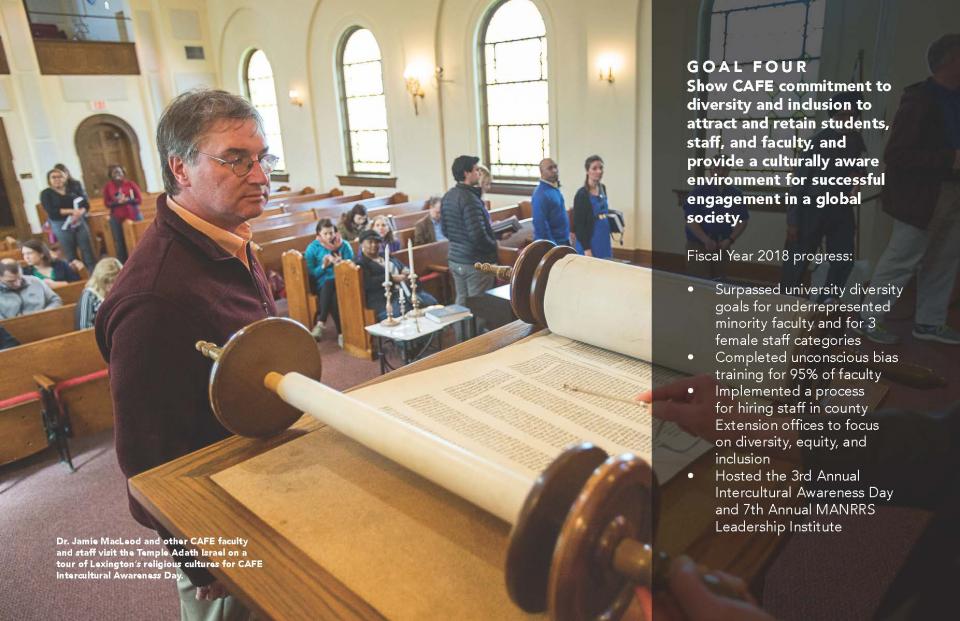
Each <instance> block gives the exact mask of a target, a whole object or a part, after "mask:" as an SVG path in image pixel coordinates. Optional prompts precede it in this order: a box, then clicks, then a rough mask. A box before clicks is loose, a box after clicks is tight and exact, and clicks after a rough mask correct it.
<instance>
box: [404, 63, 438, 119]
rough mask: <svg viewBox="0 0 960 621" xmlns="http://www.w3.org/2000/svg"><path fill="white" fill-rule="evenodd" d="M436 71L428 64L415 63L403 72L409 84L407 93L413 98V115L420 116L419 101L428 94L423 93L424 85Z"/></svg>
mask: <svg viewBox="0 0 960 621" xmlns="http://www.w3.org/2000/svg"><path fill="white" fill-rule="evenodd" d="M434 73H435V72H434V71H431V68H430V67H429V66H427V64H426V63H422V62H413V63H410V64H409V65H407V68H406V70H405V71H404V72H403V79H404V81H405V82H406V83H407V92H408V93H410V96H411V97H412V98H413V113H414V114H415V115H419V114H420V104H419V102H418V101H417V100H418V99H423V98H424V96H425V95H426V93H424V91H423V84H424V83H425V82H426V81H427V80H428V79H429V78H430V76H432V75H434Z"/></svg>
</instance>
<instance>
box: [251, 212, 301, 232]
mask: <svg viewBox="0 0 960 621" xmlns="http://www.w3.org/2000/svg"><path fill="white" fill-rule="evenodd" d="M316 219H317V216H316V214H314V210H313V209H311V210H309V211H297V212H294V213H286V212H282V213H278V214H274V215H272V216H268V217H266V218H255V219H253V220H251V221H250V229H251V230H252V231H253V232H254V233H256V232H257V231H263V230H266V229H275V228H277V227H281V226H288V225H290V224H297V223H299V222H310V221H313V220H316Z"/></svg>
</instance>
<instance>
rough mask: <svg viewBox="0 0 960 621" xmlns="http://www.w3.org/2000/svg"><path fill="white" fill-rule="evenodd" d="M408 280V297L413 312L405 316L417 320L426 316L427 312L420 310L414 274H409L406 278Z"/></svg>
mask: <svg viewBox="0 0 960 621" xmlns="http://www.w3.org/2000/svg"><path fill="white" fill-rule="evenodd" d="M407 278H409V279H410V297H411V298H412V299H411V304H412V305H413V310H411V311H410V312H409V313H407V315H408V316H409V317H413V318H414V319H419V318H420V317H423V316H424V315H426V314H427V311H425V310H423V309H422V308H420V296H418V295H417V275H416V274H415V273H414V272H410V274H409V275H408V276H407Z"/></svg>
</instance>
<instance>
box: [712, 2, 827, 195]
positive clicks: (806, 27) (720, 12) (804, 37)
mask: <svg viewBox="0 0 960 621" xmlns="http://www.w3.org/2000/svg"><path fill="white" fill-rule="evenodd" d="M754 2H755V3H754V4H752V5H750V6H744V7H737V8H733V9H717V8H716V4H715V2H714V3H712V4H711V6H710V31H709V36H708V45H707V50H708V56H709V57H710V59H711V60H715V61H717V62H719V61H721V60H723V61H727V40H728V34H729V23H730V22H729V20H730V15H731V14H733V13H746V12H750V11H763V10H766V9H777V8H781V7H784V6H793V5H803V7H804V23H803V30H802V33H801V37H800V54H799V55H797V56H794V57H789V58H775V59H770V60H777V61H783V60H794V61H797V60H805V61H817V62H818V63H819V62H820V61H821V60H822V58H823V57H822V52H823V38H822V35H821V39H820V49H818V50H817V51H816V54H811V53H810V50H809V49H808V47H807V46H808V41H809V38H810V32H811V30H816V29H818V28H817V26H816V25H815V24H813V25H812V22H811V15H810V7H811V5H812V4H814V3H818V2H819V3H820V4H821V5H822V6H823V7H824V11H825V10H826V8H825V5H826V0H754ZM825 17H826V14H825V13H824V18H825ZM714 19H722V20H723V29H722V34H723V40H722V42H721V43H720V58H713V55H712V54H710V51H711V49H712V47H713V43H714V42H713V36H712V35H713V24H714V21H713V20H714ZM819 29H820V30H823V29H824V24H823V23H820V24H819ZM757 60H766V59H757ZM819 70H820V67H819V66H818V72H819ZM818 77H819V76H818ZM797 117H798V118H804V119H816V117H817V113H816V112H806V113H803V114H800V115H797ZM703 118H706V119H711V118H714V117H712V116H711V114H710V112H709V111H706V112H704V114H703ZM747 118H751V119H753V118H757V117H747ZM805 131H806V130H801V129H794V130H793V133H794V135H795V136H799V135H800V134H801V133H802V132H805ZM720 135H721V136H723V131H722V130H721V131H720ZM797 154H798V153H797V152H796V151H794V153H793V155H794V156H796V155H797ZM734 170H735V171H736V172H740V173H746V174H750V173H764V174H765V173H784V172H788V169H779V168H750V167H749V166H745V167H744V168H739V169H734ZM696 173H697V175H700V176H702V175H704V174H705V173H706V170H705V168H704V166H703V165H702V164H701V165H698V166H697V169H696ZM784 187H785V186H779V187H777V188H770V189H766V188H751V189H752V191H754V192H777V191H782V190H783V189H784Z"/></svg>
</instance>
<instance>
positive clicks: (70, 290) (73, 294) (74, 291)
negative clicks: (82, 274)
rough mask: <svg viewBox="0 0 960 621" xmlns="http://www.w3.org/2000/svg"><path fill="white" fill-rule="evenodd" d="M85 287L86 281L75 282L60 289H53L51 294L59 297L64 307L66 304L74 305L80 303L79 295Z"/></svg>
mask: <svg viewBox="0 0 960 621" xmlns="http://www.w3.org/2000/svg"><path fill="white" fill-rule="evenodd" d="M86 286H87V281H86V280H77V281H75V282H72V283H69V284H66V285H64V286H62V287H59V288H57V289H54V290H53V292H54V293H56V294H57V295H59V296H60V299H61V300H62V301H63V304H64V306H66V305H67V304H76V303H77V302H79V301H80V294H81V293H83V289H84V288H85V287H86Z"/></svg>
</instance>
